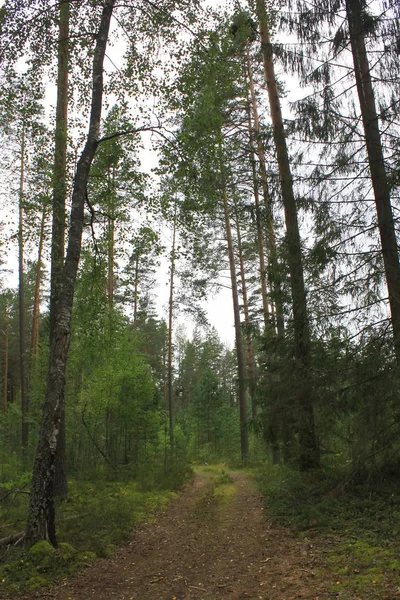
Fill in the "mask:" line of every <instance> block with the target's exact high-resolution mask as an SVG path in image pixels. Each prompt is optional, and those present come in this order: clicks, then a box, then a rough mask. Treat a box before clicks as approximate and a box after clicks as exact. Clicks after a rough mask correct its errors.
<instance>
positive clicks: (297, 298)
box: [256, 0, 320, 471]
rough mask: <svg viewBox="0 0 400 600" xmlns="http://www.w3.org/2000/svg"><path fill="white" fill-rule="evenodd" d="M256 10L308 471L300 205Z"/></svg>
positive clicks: (260, 7)
mask: <svg viewBox="0 0 400 600" xmlns="http://www.w3.org/2000/svg"><path fill="white" fill-rule="evenodd" d="M256 10H257V16H258V20H259V25H260V35H261V50H262V55H263V60H264V72H265V80H266V83H267V89H268V97H269V104H270V113H271V120H272V126H273V133H274V141H275V149H276V154H277V160H278V166H279V179H280V184H281V192H282V200H283V206H284V211H285V222H286V244H287V254H288V263H289V271H290V285H291V292H292V306H293V327H294V336H295V340H294V343H295V356H296V363H295V364H296V374H297V382H298V393H297V410H298V429H299V451H300V456H299V466H300V470H302V471H307V470H309V469H312V468H315V467H318V466H319V463H320V457H319V449H318V443H317V438H316V433H315V424H314V407H313V403H314V400H313V389H312V381H311V340H310V329H309V317H308V311H307V299H306V290H305V284H304V273H303V258H302V251H301V241H300V232H299V225H298V218H297V208H296V202H295V196H294V190H293V178H292V173H291V169H290V161H289V155H288V151H287V146H286V139H285V128H284V124H283V118H282V110H281V104H280V97H279V91H278V85H277V81H276V77H275V68H274V63H273V59H272V46H271V41H270V34H269V27H268V16H267V11H266V8H265V0H256Z"/></svg>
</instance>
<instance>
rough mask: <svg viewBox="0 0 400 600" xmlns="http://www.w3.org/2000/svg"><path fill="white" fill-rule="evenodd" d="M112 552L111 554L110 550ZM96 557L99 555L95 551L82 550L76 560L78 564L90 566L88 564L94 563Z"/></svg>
mask: <svg viewBox="0 0 400 600" xmlns="http://www.w3.org/2000/svg"><path fill="white" fill-rule="evenodd" d="M110 554H111V552H110ZM96 558H97V556H96V554H95V552H81V553H80V554H78V556H77V559H76V562H77V565H79V566H82V567H85V566H88V565H90V564H92V563H94V561H95V560H96Z"/></svg>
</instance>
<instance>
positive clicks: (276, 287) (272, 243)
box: [246, 48, 285, 338]
mask: <svg viewBox="0 0 400 600" xmlns="http://www.w3.org/2000/svg"><path fill="white" fill-rule="evenodd" d="M246 66H247V77H248V81H249V89H250V97H251V106H252V111H253V120H254V132H255V136H256V142H257V156H258V160H259V163H260V173H261V185H262V190H263V197H264V206H265V214H266V226H267V246H268V258H269V263H270V265H271V276H270V285H271V288H272V289H273V291H274V301H275V314H276V328H277V331H278V335H279V336H280V337H281V338H283V336H284V332H285V325H284V319H283V301H282V289H281V284H280V280H279V264H278V256H277V249H276V236H275V227H274V217H273V211H272V198H271V193H270V191H269V185H268V176H267V165H266V160H265V151H264V146H263V142H262V138H261V127H260V118H259V115H258V106H257V98H256V93H255V87H254V78H253V69H252V66H251V60H250V53H249V50H248V48H247V50H246ZM250 136H251V139H252V137H253V134H252V123H251V115H250ZM253 152H254V150H253Z"/></svg>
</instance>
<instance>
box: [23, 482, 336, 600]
mask: <svg viewBox="0 0 400 600" xmlns="http://www.w3.org/2000/svg"><path fill="white" fill-rule="evenodd" d="M229 478H232V480H231V481H229ZM229 478H227V477H226V475H225V480H223V478H221V477H220V481H218V476H217V475H216V474H215V472H214V475H212V474H211V473H207V472H206V471H205V470H203V471H200V472H199V473H197V474H196V477H195V479H194V482H193V484H192V485H190V486H188V487H187V488H186V489H185V490H184V491H183V492H182V494H181V495H180V496H179V498H177V499H176V500H173V501H172V502H171V503H170V504H169V506H168V507H167V509H166V511H165V512H164V513H163V514H162V515H161V516H159V517H158V518H157V519H156V520H155V521H154V522H153V523H150V524H142V525H140V526H139V527H138V528H137V529H135V531H134V532H133V536H132V540H131V542H130V543H129V544H127V545H125V546H123V547H122V548H120V549H119V550H118V551H117V552H116V553H115V554H114V555H113V557H112V558H111V559H101V560H98V561H97V562H96V563H95V564H94V565H93V566H92V567H89V568H88V569H87V570H86V571H84V572H82V573H81V574H79V575H78V576H77V577H75V578H73V579H71V580H70V581H68V582H66V584H65V585H61V586H57V587H55V588H52V590H50V592H49V591H47V593H42V594H41V593H37V594H35V595H32V596H31V598H43V599H44V598H49V597H53V598H56V599H57V600H89V599H90V598H95V599H96V600H113V599H116V600H228V599H229V600H230V599H232V600H247V599H249V598H250V599H253V600H295V599H300V598H301V599H303V600H319V599H321V600H322V599H323V598H326V597H329V596H330V594H329V592H328V593H327V591H326V586H327V583H324V582H322V581H320V576H318V571H316V572H314V571H313V568H314V567H316V557H315V554H314V549H313V548H311V547H309V545H308V544H307V543H305V542H299V541H298V540H296V539H294V538H293V537H292V536H291V535H290V533H289V532H288V531H286V530H283V529H276V528H272V527H271V525H270V524H269V523H268V520H267V519H266V517H265V514H264V510H263V507H262V502H261V497H260V494H259V492H258V490H257V488H256V486H255V483H254V482H253V481H252V480H251V479H250V478H249V477H248V476H247V475H246V474H245V473H243V472H230V473H229ZM226 480H228V481H226ZM324 586H325V589H324Z"/></svg>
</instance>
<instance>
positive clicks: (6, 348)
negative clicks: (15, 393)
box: [3, 322, 8, 412]
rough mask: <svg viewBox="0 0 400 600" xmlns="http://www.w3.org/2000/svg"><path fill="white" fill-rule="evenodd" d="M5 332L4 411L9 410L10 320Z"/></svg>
mask: <svg viewBox="0 0 400 600" xmlns="http://www.w3.org/2000/svg"><path fill="white" fill-rule="evenodd" d="M3 333H4V367H3V378H4V379H3V411H4V412H6V411H7V390H8V386H7V383H8V322H7V323H6V328H5V331H3Z"/></svg>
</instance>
